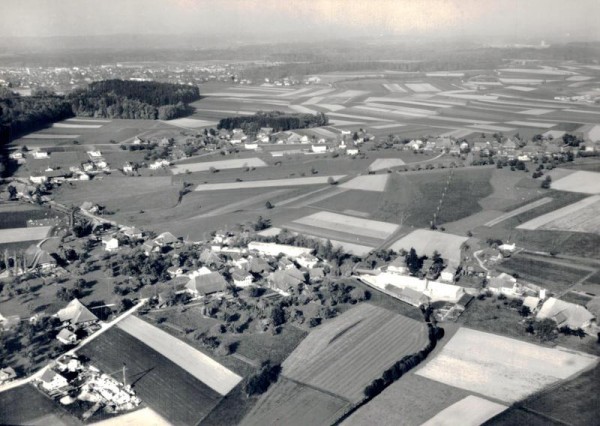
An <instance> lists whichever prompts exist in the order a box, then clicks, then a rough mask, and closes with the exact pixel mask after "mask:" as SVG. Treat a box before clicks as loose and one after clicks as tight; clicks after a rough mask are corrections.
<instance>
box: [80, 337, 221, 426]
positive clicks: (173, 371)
mask: <svg viewBox="0 0 600 426" xmlns="http://www.w3.org/2000/svg"><path fill="white" fill-rule="evenodd" d="M124 348H126V349H127V350H124ZM78 352H79V353H80V354H82V355H84V356H86V357H87V358H89V359H90V360H91V361H90V362H91V363H92V364H93V365H95V366H97V367H98V368H100V369H101V370H102V371H105V372H113V371H117V370H121V368H122V367H123V363H125V364H126V365H127V382H128V383H131V385H132V387H133V389H134V390H135V392H136V393H137V394H138V396H139V397H140V398H141V399H142V401H144V403H146V404H147V405H148V406H150V407H151V408H152V409H153V410H154V411H156V412H157V413H158V414H159V415H160V416H162V417H164V418H165V419H166V420H167V421H169V422H170V423H172V424H175V425H189V424H196V423H198V422H199V421H201V420H202V419H203V418H204V417H206V415H207V414H208V413H209V412H210V411H211V410H212V409H213V408H214V407H215V406H216V405H217V404H218V402H219V400H220V398H221V395H220V394H219V393H218V392H215V391H214V390H212V389H211V388H210V387H208V386H207V385H205V384H204V383H202V382H201V381H200V380H198V379H196V378H195V377H194V376H192V375H191V374H189V373H187V372H186V371H185V370H184V369H183V368H181V367H179V366H178V365H176V364H175V363H174V362H172V361H170V360H169V359H167V358H165V357H164V356H162V355H161V354H159V353H158V352H156V351H155V350H153V349H151V348H150V347H149V346H147V345H146V344H144V343H143V342H141V341H140V340H138V339H136V338H135V337H133V336H131V335H130V334H128V333H126V332H125V331H123V330H121V329H119V328H116V327H114V328H112V329H110V330H108V331H107V332H105V333H103V334H102V335H100V336H98V337H97V338H96V339H94V340H92V341H91V342H90V343H89V344H87V345H86V346H84V347H83V348H82V349H80V350H79V351H78Z"/></svg>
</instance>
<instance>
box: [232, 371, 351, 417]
mask: <svg viewBox="0 0 600 426" xmlns="http://www.w3.org/2000/svg"><path fill="white" fill-rule="evenodd" d="M349 406H350V403H349V402H348V401H346V400H344V399H342V398H338V397H336V396H334V395H331V394H330V393H325V392H321V391H319V390H318V389H315V388H313V387H308V386H304V385H302V384H300V383H296V382H293V381H291V380H288V379H286V378H284V377H280V378H279V380H278V382H277V383H276V384H275V385H272V386H271V387H270V388H269V390H268V391H267V392H266V393H265V394H263V395H262V396H261V397H260V399H259V400H258V402H257V403H256V404H255V405H254V407H253V408H252V410H251V411H250V412H249V413H248V415H246V417H244V419H243V420H242V422H241V423H240V425H242V426H277V425H282V424H285V425H286V426H304V425H323V426H328V425H331V424H334V423H335V421H336V420H337V419H338V418H339V417H340V416H341V415H342V414H343V413H344V411H345V410H346V409H348V408H349Z"/></svg>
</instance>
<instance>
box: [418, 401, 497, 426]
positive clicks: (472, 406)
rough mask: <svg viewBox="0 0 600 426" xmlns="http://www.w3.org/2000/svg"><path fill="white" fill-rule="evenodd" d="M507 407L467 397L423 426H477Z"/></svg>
mask: <svg viewBox="0 0 600 426" xmlns="http://www.w3.org/2000/svg"><path fill="white" fill-rule="evenodd" d="M507 408H508V407H506V406H505V405H501V404H497V403H495V402H492V401H488V400H487V399H483V398H479V397H477V396H474V395H469V396H467V397H466V398H464V399H461V400H460V401H458V402H456V403H454V404H452V405H451V406H450V407H448V408H446V409H445V410H442V411H440V412H439V413H437V414H436V415H435V416H434V417H433V418H431V419H429V420H427V421H426V422H425V423H423V426H454V425H457V424H460V425H461V426H479V425H481V424H483V423H484V422H485V421H487V420H489V419H491V418H492V417H494V416H496V415H498V414H500V413H501V412H503V411H504V410H506V409H507Z"/></svg>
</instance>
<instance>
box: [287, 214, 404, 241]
mask: <svg viewBox="0 0 600 426" xmlns="http://www.w3.org/2000/svg"><path fill="white" fill-rule="evenodd" d="M294 222H295V223H298V224H301V225H308V226H316V227H319V228H323V229H329V230H332V231H337V232H342V233H349V234H355V235H362V236H365V237H371V238H378V239H386V238H387V237H389V236H390V235H392V234H393V233H394V232H396V231H397V230H398V227H399V225H397V224H395V223H388V222H380V221H376V220H370V219H363V218H357V217H353V216H346V215H343V214H338V213H332V212H318V213H314V214H312V215H310V216H306V217H303V218H300V219H297V220H295V221H294Z"/></svg>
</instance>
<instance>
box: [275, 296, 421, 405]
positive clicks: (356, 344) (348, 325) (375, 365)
mask: <svg viewBox="0 0 600 426" xmlns="http://www.w3.org/2000/svg"><path fill="white" fill-rule="evenodd" d="M426 344H427V332H426V326H425V324H423V323H420V322H418V321H415V320H412V319H410V318H407V317H404V316H401V315H397V314H395V313H393V312H391V311H387V310H385V309H383V308H378V307H375V306H372V305H368V304H363V305H359V306H358V307H357V308H354V309H352V310H350V311H348V312H346V313H344V314H343V315H341V316H340V317H338V318H336V319H334V320H332V321H330V322H328V323H327V324H325V325H324V326H323V327H320V328H318V329H316V330H315V331H313V332H311V333H310V334H309V335H308V337H306V339H305V340H304V341H303V342H302V343H301V344H300V346H298V348H297V349H296V350H295V351H294V352H292V354H291V355H290V356H289V357H288V358H287V359H286V360H285V362H284V363H283V364H282V366H283V371H282V374H283V375H284V376H285V377H289V378H291V379H293V380H296V381H298V382H301V383H306V384H308V385H310V386H314V387H316V388H318V389H324V390H326V391H328V392H331V393H334V394H336V395H340V396H342V397H344V398H346V399H348V400H350V401H353V402H357V401H359V400H360V399H362V397H363V390H364V387H365V386H366V385H367V384H369V383H370V382H371V381H372V380H373V379H375V378H377V377H379V376H380V375H381V373H382V372H383V371H384V370H385V369H387V368H389V367H390V366H391V365H392V364H393V363H395V362H396V361H399V360H400V359H402V357H404V356H406V355H410V354H413V353H416V352H418V351H419V350H421V349H423V347H424V346H425V345H426Z"/></svg>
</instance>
